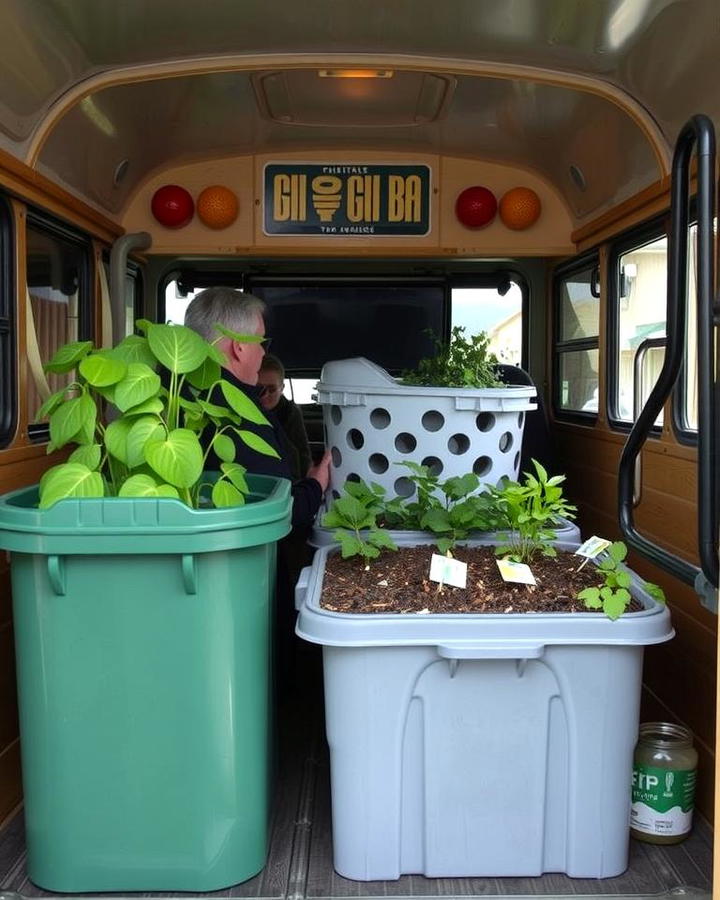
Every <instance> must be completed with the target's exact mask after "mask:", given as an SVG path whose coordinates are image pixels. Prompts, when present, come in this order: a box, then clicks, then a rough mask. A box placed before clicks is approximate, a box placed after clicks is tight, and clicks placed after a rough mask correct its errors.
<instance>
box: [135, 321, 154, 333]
mask: <svg viewBox="0 0 720 900" xmlns="http://www.w3.org/2000/svg"><path fill="white" fill-rule="evenodd" d="M152 326H153V323H152V322H151V321H150V320H149V319H135V327H136V328H137V330H138V331H142V332H143V333H144V334H147V333H148V331H149V329H150V328H152Z"/></svg>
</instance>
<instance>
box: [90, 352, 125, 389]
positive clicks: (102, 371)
mask: <svg viewBox="0 0 720 900" xmlns="http://www.w3.org/2000/svg"><path fill="white" fill-rule="evenodd" d="M78 368H79V372H80V374H81V375H82V377H83V378H84V379H85V380H86V381H87V382H88V384H91V385H92V386H93V387H109V386H110V385H113V384H117V383H118V381H122V379H123V378H124V377H125V373H126V372H127V363H125V362H123V360H121V359H116V358H115V357H113V356H111V355H110V354H109V353H103V352H102V351H100V352H98V353H91V354H90V356H86V357H85V358H84V359H83V360H82V361H81V362H80V366H79V367H78Z"/></svg>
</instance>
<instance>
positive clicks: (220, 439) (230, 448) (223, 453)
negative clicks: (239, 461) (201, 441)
mask: <svg viewBox="0 0 720 900" xmlns="http://www.w3.org/2000/svg"><path fill="white" fill-rule="evenodd" d="M212 447H213V450H214V451H215V454H216V455H217V457H218V459H222V460H224V461H225V462H229V463H230V462H233V460H234V459H235V444H233V441H232V438H229V437H228V436H227V435H226V434H216V435H215V437H214V438H213V442H212Z"/></svg>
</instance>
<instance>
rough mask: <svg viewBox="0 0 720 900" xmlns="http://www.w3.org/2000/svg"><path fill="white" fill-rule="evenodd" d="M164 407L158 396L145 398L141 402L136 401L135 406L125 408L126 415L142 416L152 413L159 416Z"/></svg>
mask: <svg viewBox="0 0 720 900" xmlns="http://www.w3.org/2000/svg"><path fill="white" fill-rule="evenodd" d="M164 409H165V407H164V405H163V402H162V400H160V398H159V397H151V398H150V399H149V400H145V401H144V402H143V403H138V405H137V406H131V407H130V409H126V410H125V415H126V416H142V415H147V414H148V413H149V414H152V415H155V416H159V415H160V413H161V412H162V411H163V410H164Z"/></svg>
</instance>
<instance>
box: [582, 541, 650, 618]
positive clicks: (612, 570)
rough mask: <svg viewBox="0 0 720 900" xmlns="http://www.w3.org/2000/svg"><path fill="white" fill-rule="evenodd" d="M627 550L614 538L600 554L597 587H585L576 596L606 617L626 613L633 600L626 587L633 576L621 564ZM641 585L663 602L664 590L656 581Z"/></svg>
mask: <svg viewBox="0 0 720 900" xmlns="http://www.w3.org/2000/svg"><path fill="white" fill-rule="evenodd" d="M627 552H628V550H627V546H626V545H625V544H624V543H623V541H615V542H614V543H612V544H611V545H610V546H609V547H608V548H607V551H605V553H603V555H602V558H601V559H600V560H599V562H598V564H597V572H598V576H600V578H601V579H602V580H601V583H600V584H599V585H598V586H597V587H588V588H584V589H583V590H582V591H580V592H579V594H578V595H577V596H578V600H582V601H584V603H585V606H586V607H587V609H602V611H603V612H604V613H605V615H606V616H607V617H608V618H609V619H618V618H619V617H620V616H621V615H622V614H623V613H624V612H625V610H626V609H627V607H628V604H629V603H630V600H631V599H632V597H631V594H630V590H629V588H630V585H631V583H632V579H631V576H630V573H629V572H628V571H627V569H626V568H625V567H624V566H623V561H624V560H625V558H626V557H627ZM583 565H584V563H583ZM643 587H644V588H645V590H646V591H647V592H648V593H649V594H650V596H651V597H653V598H654V599H655V600H656V601H657V602H658V603H664V602H665V592H664V591H663V589H662V588H661V587H659V586H658V585H657V584H652V583H651V582H646V583H645V584H644V585H643Z"/></svg>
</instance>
